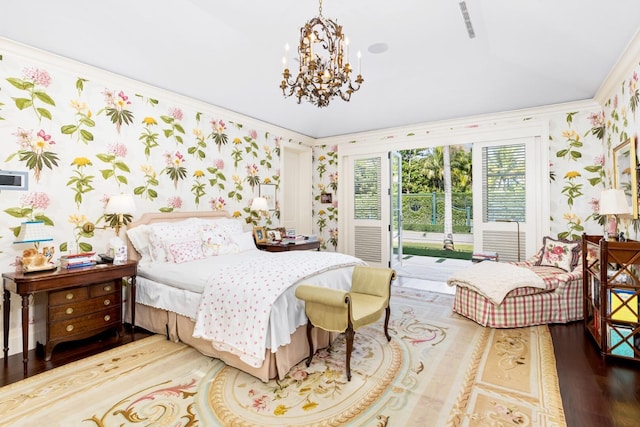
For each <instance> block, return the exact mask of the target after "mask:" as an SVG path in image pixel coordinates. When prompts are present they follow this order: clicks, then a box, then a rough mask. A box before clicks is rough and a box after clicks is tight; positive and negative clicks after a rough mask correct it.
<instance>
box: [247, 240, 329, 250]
mask: <svg viewBox="0 0 640 427" xmlns="http://www.w3.org/2000/svg"><path fill="white" fill-rule="evenodd" d="M256 246H257V247H258V249H260V250H263V251H267V252H287V251H309V250H314V249H315V250H317V251H319V250H320V242H319V241H318V240H315V241H313V242H304V243H298V244H292V245H289V244H282V243H257V244H256Z"/></svg>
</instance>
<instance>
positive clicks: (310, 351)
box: [306, 320, 313, 368]
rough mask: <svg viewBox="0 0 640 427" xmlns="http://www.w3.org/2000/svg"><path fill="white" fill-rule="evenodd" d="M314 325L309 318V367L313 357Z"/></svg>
mask: <svg viewBox="0 0 640 427" xmlns="http://www.w3.org/2000/svg"><path fill="white" fill-rule="evenodd" d="M312 329H313V325H312V324H311V321H310V320H307V341H308V342H309V357H308V358H307V362H306V363H307V368H308V367H309V365H311V359H313V339H312V338H311V330H312Z"/></svg>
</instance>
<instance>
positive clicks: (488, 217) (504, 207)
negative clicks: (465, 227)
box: [482, 144, 526, 222]
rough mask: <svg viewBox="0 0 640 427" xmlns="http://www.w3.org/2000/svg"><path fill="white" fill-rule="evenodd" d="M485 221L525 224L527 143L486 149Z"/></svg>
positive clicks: (483, 177)
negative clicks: (510, 221)
mask: <svg viewBox="0 0 640 427" xmlns="http://www.w3.org/2000/svg"><path fill="white" fill-rule="evenodd" d="M482 164H483V174H482V187H483V188H484V192H483V200H482V213H483V221H484V222H491V221H500V220H512V221H520V222H524V221H525V207H526V202H525V201H526V192H525V186H526V179H525V171H526V168H525V146H524V144H515V145H501V146H491V147H484V148H483V149H482Z"/></svg>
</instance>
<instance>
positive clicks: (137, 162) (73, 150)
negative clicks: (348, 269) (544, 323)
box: [0, 49, 640, 271]
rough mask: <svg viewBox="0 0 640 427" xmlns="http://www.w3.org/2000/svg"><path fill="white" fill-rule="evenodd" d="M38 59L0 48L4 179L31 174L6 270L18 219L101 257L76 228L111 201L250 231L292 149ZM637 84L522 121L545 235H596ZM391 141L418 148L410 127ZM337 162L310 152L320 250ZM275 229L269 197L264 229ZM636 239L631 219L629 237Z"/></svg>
mask: <svg viewBox="0 0 640 427" xmlns="http://www.w3.org/2000/svg"><path fill="white" fill-rule="evenodd" d="M35 57H37V58H38V59H37V60H34V59H33V58H34V55H33V53H29V55H25V56H22V55H20V54H16V53H13V49H12V51H11V52H3V51H2V49H0V146H1V147H2V150H1V152H2V156H1V157H0V162H1V165H0V168H1V169H4V170H18V171H28V173H29V179H30V188H29V190H28V191H27V192H22V191H7V190H0V225H1V227H0V266H1V267H2V270H3V271H6V270H10V269H11V265H12V263H13V261H14V259H15V256H16V255H17V254H18V250H17V249H16V247H15V246H14V245H13V240H14V236H15V234H16V233H17V229H18V227H19V225H20V223H21V222H22V221H25V220H31V219H38V220H43V221H44V222H45V223H46V224H47V225H48V226H49V227H50V228H49V229H50V230H51V235H52V237H53V238H54V241H55V243H56V246H57V248H58V249H59V250H60V251H61V252H62V251H64V250H67V249H73V250H98V251H99V250H102V249H104V248H105V246H106V242H107V241H108V239H109V238H110V237H111V236H113V231H112V230H110V229H107V230H103V229H100V228H96V229H95V230H91V229H90V228H88V227H85V225H86V224H87V223H88V222H93V223H96V224H97V225H98V226H99V227H100V226H102V225H105V222H106V218H105V215H104V212H103V211H104V207H105V206H106V203H107V201H108V198H109V196H110V195H113V194H117V193H120V192H128V193H133V194H134V195H135V200H136V205H137V212H138V213H141V212H147V211H163V212H167V211H173V210H205V209H206V210H222V209H226V210H229V211H230V212H232V213H233V215H234V216H235V217H238V218H243V219H244V220H246V221H247V223H249V224H256V223H257V222H258V220H259V218H258V217H257V215H256V214H255V213H253V212H251V211H250V209H249V206H250V204H251V201H252V200H253V198H254V197H256V196H258V195H259V194H260V184H274V185H275V186H276V187H278V186H279V185H280V169H279V168H280V154H281V146H282V143H283V141H285V140H286V141H288V142H293V143H297V144H301V142H300V141H296V140H295V137H294V136H291V135H287V132H282V131H281V130H279V129H278V130H277V131H275V130H274V129H270V128H269V126H268V125H265V124H263V123H258V122H255V123H254V122H253V121H252V120H251V119H247V120H246V122H244V123H241V122H239V121H237V120H236V121H234V120H233V119H232V118H230V117H226V115H225V114H224V110H223V112H222V113H221V110H220V109H219V108H216V107H214V106H210V107H209V106H206V105H202V104H198V103H197V102H193V100H189V99H187V98H184V97H180V96H175V95H174V94H169V93H167V92H164V91H157V90H147V89H140V87H142V88H146V86H144V85H138V84H136V82H132V81H129V80H127V79H124V78H119V77H114V78H110V77H109V75H108V74H106V73H103V72H100V71H95V72H92V71H91V70H90V69H89V68H88V67H80V70H83V71H82V72H79V71H78V70H76V68H78V67H76V66H74V63H73V62H71V61H68V64H67V63H65V64H66V65H62V66H61V65H60V64H59V62H56V61H53V62H52V61H50V58H49V56H48V55H47V54H42V53H38V54H37V55H35ZM86 70H89V71H86ZM638 73H640V64H639V63H636V65H635V67H634V69H633V70H632V71H631V72H630V73H629V75H628V76H627V77H626V78H625V79H624V80H623V81H621V82H619V85H618V86H617V90H615V91H614V93H611V94H610V95H609V98H608V100H607V101H606V102H605V103H604V105H602V108H600V109H595V110H594V111H566V112H563V113H558V114H552V115H546V116H541V117H522V118H520V119H519V120H520V121H526V120H530V119H540V120H548V122H549V128H550V153H549V157H550V176H549V182H550V191H551V197H550V200H551V205H550V209H549V211H550V215H551V230H549V234H550V235H552V236H558V237H566V238H570V239H575V238H578V237H579V236H580V234H582V232H588V233H594V234H595V233H602V230H603V228H602V224H603V219H602V218H601V217H600V216H599V215H598V199H599V195H600V192H601V190H602V189H604V188H609V187H611V185H612V180H611V176H612V173H611V169H612V159H611V152H612V149H613V147H615V146H616V145H617V144H619V143H620V142H622V141H625V140H626V139H627V138H628V137H630V136H632V135H637V133H638V123H639V120H640V119H639V117H638V114H640V113H638V104H639V101H640V92H639V90H640V89H639V87H638ZM78 74H80V75H78ZM146 92H149V93H146ZM158 93H159V94H161V95H160V96H158ZM234 117H235V116H234ZM512 121H513V119H512ZM500 124H502V123H499V122H495V123H493V124H490V125H488V124H482V125H480V124H475V123H473V122H471V121H469V123H467V124H465V125H464V127H465V128H471V127H479V126H494V125H500ZM416 128H417V127H416ZM454 130H456V129H452V131H454ZM401 132H402V133H403V135H402V136H407V135H412V136H415V137H419V133H418V132H417V131H415V130H413V129H411V127H410V126H409V127H406V128H403V129H402V130H401ZM277 133H283V134H277ZM398 136H400V135H394V134H388V135H384V136H382V137H380V138H381V140H382V141H393V139H394V138H396V137H398ZM319 143H320V144H322V141H320V142H319ZM348 143H349V144H358V143H365V141H358V140H353V139H351V140H350V141H349V142H348ZM339 151H340V145H335V144H334V145H329V144H322V145H317V146H315V147H314V148H313V190H312V191H313V215H314V230H313V232H314V233H315V234H317V235H318V237H319V238H320V241H321V244H322V248H323V249H324V250H330V251H335V250H336V248H337V245H338V241H339V238H340V234H339V230H338V215H339V206H338V203H337V197H335V196H336V194H337V190H338V185H339V176H338V160H339ZM276 195H277V193H276ZM328 195H333V197H332V198H330V197H327V196H328ZM278 220H279V206H278V203H277V200H276V209H275V211H272V212H271V215H270V217H269V218H268V219H267V221H266V225H274V226H277V225H278ZM262 224H263V225H265V224H264V220H263V223H262ZM638 228H639V227H638V221H634V224H633V227H632V230H633V231H632V236H631V237H632V238H637V234H638ZM68 245H73V246H75V248H73V247H69V248H68V247H67V246H68Z"/></svg>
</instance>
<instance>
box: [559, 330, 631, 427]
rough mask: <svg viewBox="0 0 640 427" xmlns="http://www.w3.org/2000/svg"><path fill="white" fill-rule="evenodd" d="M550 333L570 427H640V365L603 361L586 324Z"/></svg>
mask: <svg viewBox="0 0 640 427" xmlns="http://www.w3.org/2000/svg"><path fill="white" fill-rule="evenodd" d="M549 329H550V331H551V336H552V338H553V346H554V352H555V356H556V369H557V371H558V380H559V383H560V392H561V394H562V404H563V407H564V414H565V419H566V421H567V425H568V426H570V427H573V426H576V427H598V426H602V427H609V426H615V427H627V426H628V427H637V426H640V362H633V361H627V360H621V359H615V358H606V359H604V358H602V356H601V355H600V352H599V350H597V348H596V345H595V343H594V342H592V340H591V338H590V337H588V336H587V335H586V334H585V333H584V328H583V325H582V322H574V323H570V324H568V325H550V326H549Z"/></svg>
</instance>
